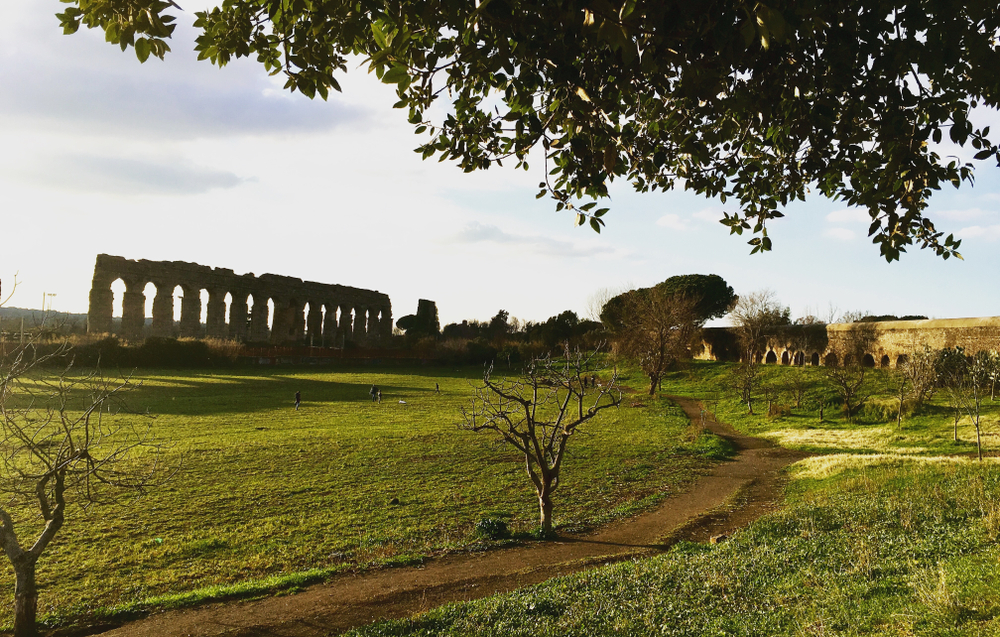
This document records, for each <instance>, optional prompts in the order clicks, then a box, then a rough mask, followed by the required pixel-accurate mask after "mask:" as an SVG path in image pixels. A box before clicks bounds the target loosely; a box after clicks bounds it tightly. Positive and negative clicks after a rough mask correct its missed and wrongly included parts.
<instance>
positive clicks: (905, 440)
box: [663, 362, 1000, 456]
mask: <svg viewBox="0 0 1000 637" xmlns="http://www.w3.org/2000/svg"><path fill="white" fill-rule="evenodd" d="M731 369H732V365H729V364H722V363H704V362H696V363H694V364H693V365H692V366H691V367H690V368H689V369H687V370H684V371H679V372H675V373H673V374H670V375H669V376H668V377H667V378H665V379H664V381H663V391H664V392H667V393H674V394H681V395H684V396H694V397H696V398H700V399H702V400H703V401H705V403H706V404H707V405H709V408H710V409H711V410H713V411H715V412H716V413H717V415H718V418H719V420H722V421H724V422H727V423H729V424H731V425H733V426H734V427H736V428H737V429H739V430H740V431H743V432H745V433H750V434H753V435H759V436H763V437H766V438H770V439H771V440H773V441H775V442H777V443H778V444H780V445H782V446H784V447H788V448H791V449H801V450H804V451H810V452H813V453H823V454H826V453H859V454H873V453H880V454H892V455H904V456H938V455H946V456H950V455H959V454H972V453H975V450H976V445H975V440H976V434H975V429H973V427H972V424H971V421H970V420H969V417H968V416H967V415H962V416H961V417H960V419H959V431H958V433H959V442H955V441H954V431H953V426H954V409H953V408H952V407H951V406H950V404H949V402H948V396H947V394H946V393H945V392H944V391H939V392H937V393H936V394H935V395H934V397H933V399H932V400H931V401H930V402H929V403H928V404H926V405H924V406H923V407H922V408H921V409H920V410H919V411H918V412H917V413H906V412H904V418H903V423H902V428H898V427H897V426H896V410H897V405H898V401H897V400H896V398H895V397H894V396H893V393H892V389H891V386H890V378H889V376H888V371H886V370H881V369H871V370H868V380H867V381H866V382H867V383H868V387H870V388H871V391H872V392H873V396H872V398H871V399H870V400H869V401H868V404H867V405H866V406H865V407H864V408H863V409H862V410H861V413H860V414H859V415H858V417H856V418H855V419H854V422H848V421H847V419H846V418H845V417H844V415H843V413H842V410H841V406H840V402H839V398H838V397H837V394H836V393H835V392H834V391H833V390H832V389H831V388H830V387H828V386H824V372H823V369H824V368H822V367H802V368H797V367H787V366H779V365H766V366H764V367H763V384H766V385H770V386H772V387H774V388H775V401H774V405H775V407H777V408H780V409H775V411H776V412H777V411H781V415H779V416H768V415H767V402H766V401H765V400H764V398H763V396H759V397H758V398H757V399H756V401H755V404H754V411H755V414H754V415H749V414H748V413H747V409H746V406H745V405H744V404H742V403H740V402H739V401H738V400H737V399H736V397H735V395H734V392H733V391H731V390H727V389H726V379H727V376H728V374H729V373H730V370H731ZM793 379H798V380H799V382H803V383H805V385H806V386H807V387H808V389H807V390H806V392H805V396H804V398H803V400H802V403H801V406H796V405H795V402H794V398H793V397H792V396H791V395H790V394H789V392H788V391H787V390H786V389H784V388H785V387H787V386H788V384H789V381H791V380H793ZM820 408H822V409H823V419H822V420H820ZM982 413H983V419H982V421H983V434H984V435H983V447H984V451H990V450H992V451H994V452H996V451H1000V395H998V396H997V400H996V401H991V400H989V398H988V397H987V400H985V401H984V402H983V406H982Z"/></svg>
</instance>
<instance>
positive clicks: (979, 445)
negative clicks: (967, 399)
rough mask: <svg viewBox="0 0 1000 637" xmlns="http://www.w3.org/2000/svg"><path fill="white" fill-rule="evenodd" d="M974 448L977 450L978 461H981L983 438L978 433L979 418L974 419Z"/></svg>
mask: <svg viewBox="0 0 1000 637" xmlns="http://www.w3.org/2000/svg"><path fill="white" fill-rule="evenodd" d="M976 450H977V451H979V462H982V461H983V439H982V436H981V435H980V433H979V419H978V418H977V419H976Z"/></svg>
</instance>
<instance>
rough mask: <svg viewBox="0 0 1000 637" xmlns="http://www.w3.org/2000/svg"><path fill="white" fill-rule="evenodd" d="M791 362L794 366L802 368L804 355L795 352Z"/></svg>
mask: <svg viewBox="0 0 1000 637" xmlns="http://www.w3.org/2000/svg"><path fill="white" fill-rule="evenodd" d="M792 361H793V362H794V364H795V365H796V366H798V367H802V366H803V365H805V364H806V355H805V354H804V353H803V352H795V357H794V358H793V359H792Z"/></svg>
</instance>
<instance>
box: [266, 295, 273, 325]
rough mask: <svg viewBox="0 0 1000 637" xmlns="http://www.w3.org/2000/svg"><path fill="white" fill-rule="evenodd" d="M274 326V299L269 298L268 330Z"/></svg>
mask: <svg viewBox="0 0 1000 637" xmlns="http://www.w3.org/2000/svg"><path fill="white" fill-rule="evenodd" d="M273 328H274V299H268V300H267V331H268V333H270V332H271V330H272V329H273Z"/></svg>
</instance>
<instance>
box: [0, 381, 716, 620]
mask: <svg viewBox="0 0 1000 637" xmlns="http://www.w3.org/2000/svg"><path fill="white" fill-rule="evenodd" d="M480 374H481V370H478V369H463V370H441V369H435V368H426V369H419V370H404V369H398V370H397V369H393V370H385V369H380V370H375V369H365V370H355V371H311V370H310V371H295V370H283V369H275V370H262V371H257V370H252V371H239V372H223V373H202V372H163V373H143V374H142V376H143V378H142V381H143V385H142V387H141V388H140V389H139V390H138V391H136V392H135V393H134V394H133V395H132V396H131V397H130V402H131V405H132V406H133V408H135V409H137V410H146V409H148V410H149V411H150V412H151V413H153V414H155V415H156V419H155V420H154V421H153V430H154V433H155V435H156V436H158V437H159V438H161V439H162V440H165V441H169V442H170V443H171V444H172V446H171V448H170V449H169V451H168V452H167V453H166V456H165V460H166V462H167V464H169V465H172V466H174V467H177V469H178V470H177V473H176V475H175V476H174V477H173V479H172V480H170V481H169V482H168V483H167V484H166V485H165V486H163V487H161V488H158V489H155V490H153V491H152V492H150V493H149V494H148V495H147V496H145V497H144V498H142V499H140V500H138V501H135V502H133V503H131V504H130V505H129V506H127V507H123V508H122V507H119V508H110V507H101V506H95V507H93V508H91V509H90V510H88V511H86V512H85V511H83V510H81V509H80V508H79V507H73V508H71V509H70V510H69V514H68V521H67V525H66V527H65V528H64V529H63V530H62V531H61V532H60V534H59V536H58V537H57V540H56V542H54V543H53V545H51V546H50V547H49V549H48V550H47V551H46V553H45V555H43V556H42V558H41V560H40V561H39V566H38V580H39V587H40V599H39V613H40V615H41V616H42V617H43V618H44V621H45V623H47V624H48V625H59V624H67V623H79V622H87V621H91V620H93V619H95V618H100V617H102V616H107V615H118V616H123V615H128V614H130V613H133V612H137V611H141V610H143V609H149V608H157V607H170V606H176V605H182V604H188V603H196V602H198V601H200V600H205V599H212V598H220V597H233V596H241V595H242V596H247V595H259V594H269V593H273V592H275V591H277V590H281V589H288V588H294V587H296V586H300V585H303V584H305V583H309V582H312V581H317V580H320V579H323V578H324V577H327V576H329V575H330V574H332V573H335V572H338V571H339V570H343V569H352V568H368V567H376V566H386V565H393V564H403V563H409V562H412V561H414V560H418V559H420V558H422V557H425V556H428V555H432V554H435V553H439V552H441V551H455V550H469V549H476V548H479V547H482V546H483V545H484V544H485V542H484V541H482V540H480V539H479V538H476V537H475V535H474V533H473V527H474V525H475V523H476V522H477V521H478V520H480V519H482V518H485V517H493V518H504V519H506V520H507V521H508V523H509V524H510V526H511V527H512V529H513V530H514V531H515V532H520V533H522V534H524V533H527V532H530V531H532V530H533V529H534V527H535V525H536V524H537V501H536V499H535V497H534V495H533V492H532V491H531V489H530V487H529V483H528V481H527V478H526V476H525V475H524V469H523V466H522V461H521V460H520V459H519V458H518V457H517V456H516V455H514V454H513V453H512V452H511V451H509V450H508V449H506V448H503V447H499V446H497V445H496V444H495V443H494V441H493V440H492V439H490V438H488V437H484V436H481V435H477V434H473V433H470V432H465V431H460V430H458V429H457V427H456V424H457V423H458V421H459V418H460V417H459V408H460V407H461V406H462V405H465V404H466V403H467V401H468V399H469V396H470V394H471V391H470V387H469V382H470V381H475V380H476V378H477V377H479V376H480ZM635 380H636V381H637V386H641V379H635ZM373 383H375V384H378V385H379V386H380V387H381V388H382V392H383V401H382V404H373V403H372V402H371V400H370V398H369V395H368V391H369V387H370V386H371V385H372V384H373ZM435 383H440V386H441V393H440V394H437V393H435V391H434V386H435ZM296 391H301V392H302V398H303V404H302V408H301V409H300V410H299V411H293V409H292V399H293V395H294V393H295V392H296ZM401 401H404V402H405V404H403V402H401ZM633 405H634V406H633ZM724 454H725V449H724V447H723V445H722V443H721V442H720V441H719V440H718V439H715V438H712V437H711V436H700V437H699V436H698V434H697V433H696V432H694V431H693V430H692V429H691V427H690V424H689V423H688V421H687V420H686V418H685V417H684V415H683V412H681V411H680V409H679V408H676V407H674V406H672V405H671V404H670V403H668V402H665V401H653V402H649V401H647V400H645V399H642V400H641V401H639V400H637V399H632V400H629V399H628V398H627V399H626V401H625V403H624V404H623V406H622V407H621V408H620V409H619V410H609V411H606V412H603V414H602V417H601V418H599V419H598V420H597V421H595V422H594V423H593V426H591V427H588V428H587V431H586V433H585V434H583V435H580V436H578V437H577V438H575V439H574V441H573V444H572V445H571V448H570V454H569V456H568V459H567V461H566V463H565V466H564V470H563V471H564V483H563V484H562V485H561V486H560V488H559V489H558V490H557V491H556V493H555V502H556V504H555V506H556V509H555V519H556V524H557V525H558V527H559V528H562V529H566V530H573V529H582V528H584V527H587V526H591V525H595V524H600V523H602V522H606V521H608V520H609V519H611V518H614V517H619V516H623V515H627V514H629V513H632V512H635V511H636V510H638V509H641V508H644V507H647V506H649V505H651V504H653V503H654V502H657V501H659V500H660V499H662V498H663V497H666V496H667V495H669V494H670V493H674V492H677V491H678V490H681V489H683V488H684V487H685V485H686V484H688V483H689V482H690V481H691V480H692V479H693V478H695V477H696V476H697V474H698V473H699V472H700V471H702V470H704V469H705V468H706V467H708V466H709V465H710V464H711V463H712V462H713V460H714V459H718V458H720V457H722V455H724ZM21 535H22V536H23V537H26V536H27V535H28V532H27V531H26V530H22V531H21ZM0 581H3V582H7V590H6V591H5V594H6V595H7V596H8V597H7V599H8V600H9V599H10V596H11V595H12V589H13V576H12V572H11V571H10V569H9V567H7V565H6V562H5V563H4V568H3V570H0ZM10 609H11V604H10V603H7V604H2V605H0V624H2V625H8V626H9V623H10V621H11V615H10Z"/></svg>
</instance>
